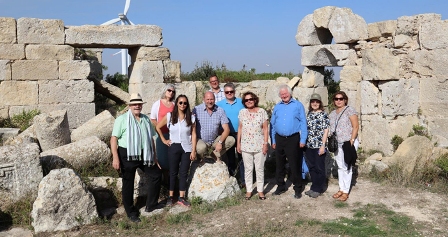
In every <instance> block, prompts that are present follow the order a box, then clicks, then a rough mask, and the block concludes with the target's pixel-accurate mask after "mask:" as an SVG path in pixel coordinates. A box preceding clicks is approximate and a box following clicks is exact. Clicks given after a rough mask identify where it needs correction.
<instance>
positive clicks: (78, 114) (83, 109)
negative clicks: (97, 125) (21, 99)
mask: <svg viewBox="0 0 448 237" xmlns="http://www.w3.org/2000/svg"><path fill="white" fill-rule="evenodd" d="M38 109H39V110H40V112H42V113H48V112H51V111H54V110H61V109H65V110H67V116H68V123H69V126H70V129H74V128H77V127H79V126H81V125H82V124H84V123H85V122H87V121H88V120H89V119H91V118H93V117H95V103H59V104H39V106H38Z"/></svg>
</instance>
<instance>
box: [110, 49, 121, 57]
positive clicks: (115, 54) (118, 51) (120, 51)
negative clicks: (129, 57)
mask: <svg viewBox="0 0 448 237" xmlns="http://www.w3.org/2000/svg"><path fill="white" fill-rule="evenodd" d="M119 53H121V50H120V51H118V52H116V53H114V54H112V56H115V55H117V54H119Z"/></svg>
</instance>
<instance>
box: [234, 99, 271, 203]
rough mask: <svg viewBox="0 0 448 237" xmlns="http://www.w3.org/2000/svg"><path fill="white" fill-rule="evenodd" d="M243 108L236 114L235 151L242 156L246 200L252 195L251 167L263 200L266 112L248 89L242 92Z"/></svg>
mask: <svg viewBox="0 0 448 237" xmlns="http://www.w3.org/2000/svg"><path fill="white" fill-rule="evenodd" d="M242 98H243V105H244V109H242V110H240V112H239V114H238V119H239V124H238V138H237V147H236V149H237V151H238V153H241V154H242V156H243V162H244V175H245V181H246V197H245V198H246V200H249V199H250V198H251V196H252V189H253V187H252V185H253V183H254V182H253V178H252V177H253V169H254V164H255V173H256V175H257V192H258V199H260V200H265V199H266V196H265V195H264V192H263V189H264V162H265V161H266V154H267V152H268V146H269V144H268V138H269V131H268V119H269V117H268V114H267V113H266V111H265V110H264V109H263V108H260V107H258V102H259V99H258V96H256V95H255V94H254V93H252V92H250V91H248V92H246V93H244V94H243V97H242Z"/></svg>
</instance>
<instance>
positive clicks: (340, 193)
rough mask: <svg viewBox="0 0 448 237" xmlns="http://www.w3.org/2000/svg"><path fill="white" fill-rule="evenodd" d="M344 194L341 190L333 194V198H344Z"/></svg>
mask: <svg viewBox="0 0 448 237" xmlns="http://www.w3.org/2000/svg"><path fill="white" fill-rule="evenodd" d="M342 194H343V192H342V191H340V190H339V191H338V192H337V193H335V194H333V198H334V199H338V198H339V197H340V196H342Z"/></svg>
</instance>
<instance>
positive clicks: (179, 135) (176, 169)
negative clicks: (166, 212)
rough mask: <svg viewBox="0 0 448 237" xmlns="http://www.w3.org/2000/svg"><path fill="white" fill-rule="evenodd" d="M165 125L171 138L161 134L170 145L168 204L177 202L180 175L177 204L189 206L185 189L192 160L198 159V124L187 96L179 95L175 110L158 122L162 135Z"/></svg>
mask: <svg viewBox="0 0 448 237" xmlns="http://www.w3.org/2000/svg"><path fill="white" fill-rule="evenodd" d="M165 126H166V127H167V128H168V130H169V135H170V139H169V140H167V139H166V138H165V137H163V136H161V140H162V142H163V143H164V144H165V145H166V146H167V147H168V160H169V170H170V187H169V199H168V202H167V205H168V206H171V205H173V204H174V203H175V202H174V201H175V200H174V188H175V185H176V178H177V176H179V198H178V201H177V204H179V205H182V206H187V207H189V206H190V203H189V202H188V201H187V200H186V199H185V190H186V189H187V176H188V170H189V169H190V164H191V161H193V160H195V159H196V125H195V117H194V116H193V115H192V113H191V110H190V104H189V102H188V98H187V96H185V95H179V96H178V97H177V98H176V101H175V103H174V109H173V112H172V113H167V114H166V116H165V117H164V118H163V119H162V120H161V121H160V122H159V123H158V124H157V126H156V130H157V132H158V133H159V135H162V133H163V131H162V128H163V127H165Z"/></svg>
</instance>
